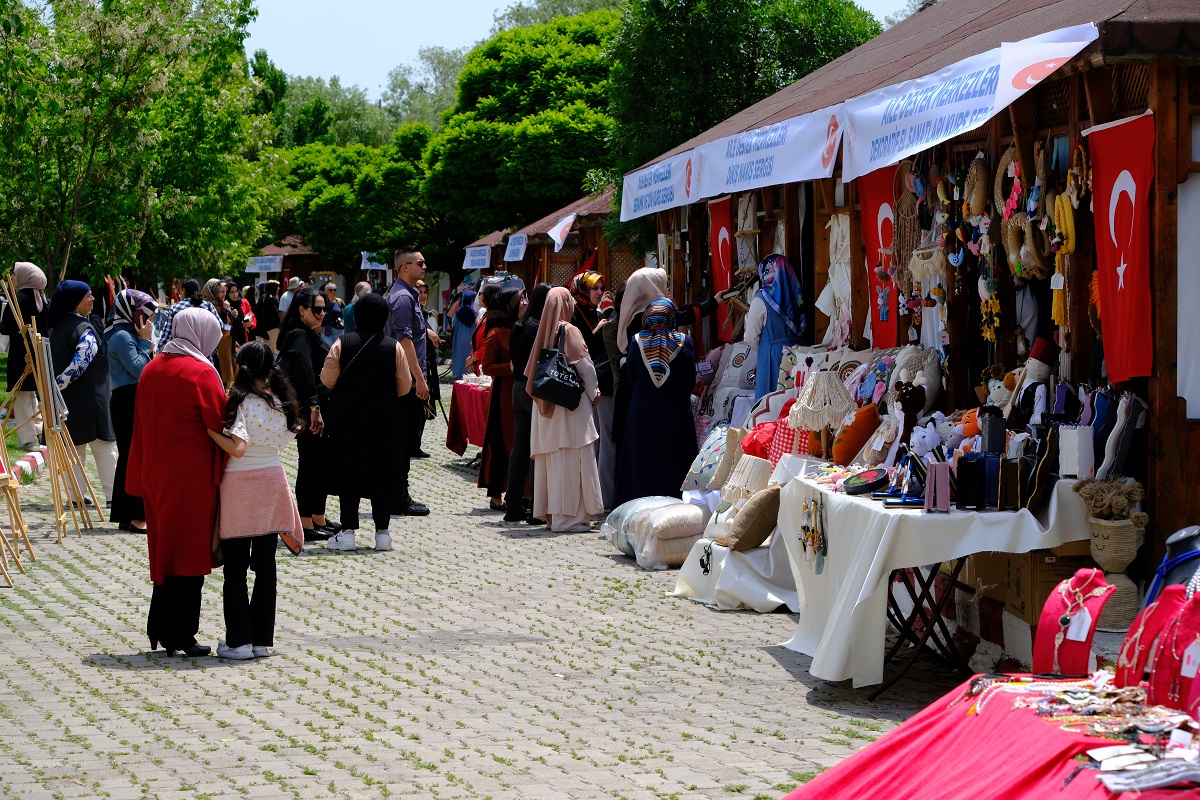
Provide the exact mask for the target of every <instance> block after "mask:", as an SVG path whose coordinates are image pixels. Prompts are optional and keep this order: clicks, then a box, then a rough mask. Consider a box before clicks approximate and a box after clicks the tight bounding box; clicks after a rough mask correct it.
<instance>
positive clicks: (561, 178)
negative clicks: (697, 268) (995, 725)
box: [424, 11, 620, 235]
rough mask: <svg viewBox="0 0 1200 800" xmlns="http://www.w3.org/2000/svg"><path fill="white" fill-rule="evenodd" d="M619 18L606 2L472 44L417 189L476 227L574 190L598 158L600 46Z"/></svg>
mask: <svg viewBox="0 0 1200 800" xmlns="http://www.w3.org/2000/svg"><path fill="white" fill-rule="evenodd" d="M619 22H620V16H619V14H617V13H616V12H613V11H596V12H593V13H590V14H583V15H581V16H577V17H567V18H559V19H555V20H553V21H552V22H550V23H547V24H543V25H537V26H534V27H531V28H518V29H514V30H508V31H504V32H502V33H500V34H498V35H496V36H495V37H493V38H492V39H491V40H490V41H488V42H486V43H484V44H483V45H480V46H479V47H477V48H476V49H475V50H473V51H471V53H470V54H469V55H468V56H467V63H466V66H465V67H464V68H463V70H462V73H461V74H460V76H459V82H458V101H457V104H456V105H455V107H454V108H453V109H452V110H451V111H450V112H449V114H448V118H447V121H446V123H445V126H444V127H443V128H442V130H441V131H440V132H439V133H438V134H437V136H435V137H434V139H433V141H432V142H431V143H430V146H429V152H428V168H429V177H428V179H427V180H426V182H425V185H424V191H425V194H426V196H427V197H428V198H429V202H430V204H431V205H432V206H433V208H434V209H435V210H436V211H438V212H440V213H441V214H442V215H443V216H445V217H452V218H456V219H458V220H460V221H461V222H462V223H463V226H464V229H465V230H466V231H467V232H468V233H469V235H479V234H483V233H487V232H488V231H491V230H495V229H497V228H506V227H509V226H512V225H516V224H523V223H528V222H531V221H533V220H535V219H537V218H539V217H542V216H544V215H546V214H548V213H550V212H552V211H553V210H554V209H556V208H559V207H561V206H563V205H566V204H567V203H569V202H571V201H573V200H576V199H578V198H579V196H580V195H581V194H582V185H583V178H584V175H585V174H586V172H587V170H588V169H589V168H591V167H594V166H596V165H597V163H603V161H604V160H605V150H606V145H605V142H606V141H607V139H608V137H609V135H610V133H611V129H612V125H611V120H610V119H609V118H608V115H607V113H606V111H605V105H606V102H607V100H606V97H607V95H606V91H605V84H606V82H607V80H608V71H609V65H608V61H607V60H606V55H605V51H606V48H607V46H608V43H609V41H610V40H611V39H612V37H613V36H614V35H615V33H616V30H617V26H618V25H619Z"/></svg>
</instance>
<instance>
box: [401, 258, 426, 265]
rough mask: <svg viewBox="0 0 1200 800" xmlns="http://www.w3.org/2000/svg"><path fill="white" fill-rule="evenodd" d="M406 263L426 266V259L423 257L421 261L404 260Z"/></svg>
mask: <svg viewBox="0 0 1200 800" xmlns="http://www.w3.org/2000/svg"><path fill="white" fill-rule="evenodd" d="M404 263H406V264H416V265H417V266H418V267H423V266H425V259H423V258H422V259H421V260H420V261H406V262H404Z"/></svg>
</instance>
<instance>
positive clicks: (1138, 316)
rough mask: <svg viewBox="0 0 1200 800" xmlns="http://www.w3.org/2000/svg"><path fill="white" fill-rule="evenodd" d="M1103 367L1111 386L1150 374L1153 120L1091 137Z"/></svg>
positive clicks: (1143, 119)
mask: <svg viewBox="0 0 1200 800" xmlns="http://www.w3.org/2000/svg"><path fill="white" fill-rule="evenodd" d="M1088 146H1089V150H1090V151H1091V158H1092V191H1093V192H1094V195H1093V198H1092V200H1093V203H1092V209H1093V211H1094V214H1095V218H1096V271H1097V272H1098V273H1099V275H1100V320H1101V321H1102V322H1103V323H1104V332H1103V340H1104V366H1105V369H1106V370H1107V371H1108V378H1109V380H1111V381H1112V382H1113V383H1120V382H1121V381H1127V380H1129V379H1130V378H1137V377H1143V376H1146V375H1149V374H1150V370H1151V367H1152V366H1153V364H1154V348H1153V347H1152V346H1151V342H1152V339H1151V336H1150V330H1151V328H1150V319H1151V317H1150V307H1151V303H1150V182H1151V181H1152V180H1154V117H1153V116H1151V115H1144V116H1141V117H1138V118H1136V119H1134V120H1132V121H1130V122H1125V123H1122V124H1119V125H1115V126H1113V127H1111V128H1104V129H1102V130H1097V131H1093V132H1092V133H1091V134H1090V135H1089V136H1088Z"/></svg>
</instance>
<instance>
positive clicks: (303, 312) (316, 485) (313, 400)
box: [279, 286, 341, 541]
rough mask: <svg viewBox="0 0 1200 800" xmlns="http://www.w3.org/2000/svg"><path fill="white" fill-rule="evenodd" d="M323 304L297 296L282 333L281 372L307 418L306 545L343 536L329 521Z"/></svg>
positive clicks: (308, 291)
mask: <svg viewBox="0 0 1200 800" xmlns="http://www.w3.org/2000/svg"><path fill="white" fill-rule="evenodd" d="M324 316H325V298H324V297H322V296H321V295H320V294H319V293H318V292H317V290H316V289H314V288H312V287H311V286H305V287H304V288H303V289H299V290H297V291H296V294H295V295H294V296H293V297H292V303H291V305H290V306H289V307H288V310H287V314H286V315H285V316H284V318H283V324H282V325H281V326H280V328H279V367H280V369H282V370H283V374H284V375H286V376H287V377H288V380H290V381H291V382H292V387H293V388H294V389H295V390H296V398H297V399H298V400H299V401H300V408H301V410H302V411H303V412H304V413H303V414H302V415H301V416H302V417H304V420H305V427H304V430H302V431H301V432H300V433H299V434H298V435H297V436H296V452H297V462H296V508H297V509H298V510H299V511H300V523H301V525H303V527H304V538H305V540H309V541H312V540H319V539H328V538H329V537H330V536H333V535H334V534H336V533H337V532H338V531H340V530H341V526H340V525H332V524H329V523H328V522H327V521H326V519H325V501H326V500H327V499H328V498H329V487H328V480H327V477H328V476H327V475H325V474H324V473H326V472H329V471H330V469H329V468H330V464H331V462H330V458H329V455H330V454H329V446H328V440H327V439H326V438H325V436H324V433H325V421H324V418H323V417H322V416H321V405H322V402H323V401H324V399H325V397H326V395H327V394H328V390H327V389H326V388H325V386H324V385H323V384H322V383H321V380H320V378H321V368H322V367H323V366H324V365H325V356H327V355H328V354H329V348H328V347H326V346H325V342H324V340H322V339H321V318H322V317H324Z"/></svg>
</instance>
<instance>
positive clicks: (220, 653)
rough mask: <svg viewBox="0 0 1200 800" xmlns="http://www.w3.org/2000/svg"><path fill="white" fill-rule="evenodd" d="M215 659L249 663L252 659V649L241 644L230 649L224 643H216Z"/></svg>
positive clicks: (250, 646)
mask: <svg viewBox="0 0 1200 800" xmlns="http://www.w3.org/2000/svg"><path fill="white" fill-rule="evenodd" d="M217 658H229V659H232V660H234V661H249V660H251V659H252V658H254V647H253V646H252V645H248V644H243V645H238V646H237V647H230V646H229V645H227V644H225V642H224V641H220V642H217Z"/></svg>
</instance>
